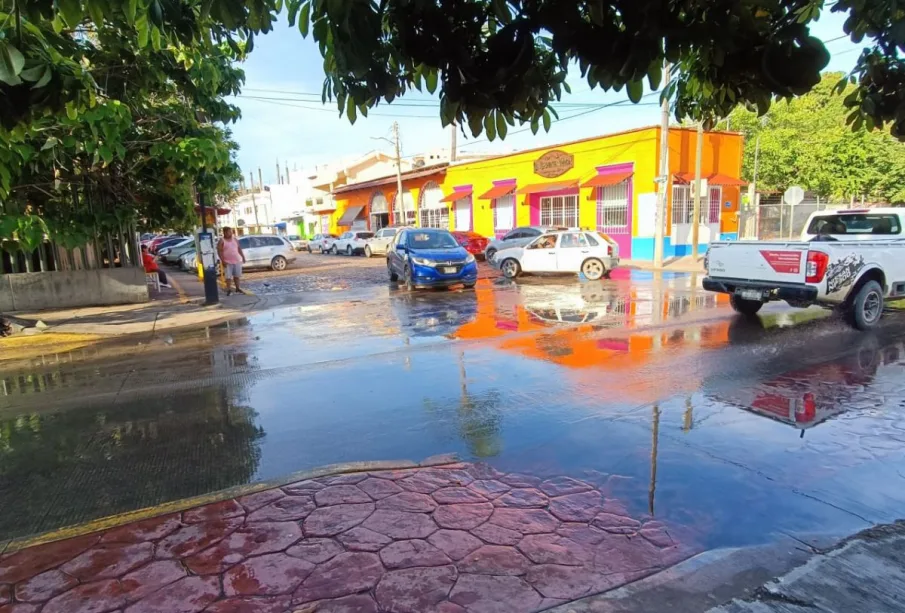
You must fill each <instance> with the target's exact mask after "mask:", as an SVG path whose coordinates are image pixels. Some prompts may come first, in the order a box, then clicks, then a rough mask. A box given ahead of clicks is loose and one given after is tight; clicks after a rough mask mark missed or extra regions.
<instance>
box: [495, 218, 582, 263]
mask: <svg viewBox="0 0 905 613" xmlns="http://www.w3.org/2000/svg"><path fill="white" fill-rule="evenodd" d="M565 229H566V228H555V227H551V226H550V227H548V226H522V227H520V228H516V229H514V230H510V231H509V233H508V234H506V235H505V236H503V238H498V239H494V240H491V241H490V242H488V243H487V248H486V249H485V250H484V256H485V257H486V258H487V261H488V262H489V261H490V260H492V259H493V254H495V253H496V252H497V251H499V250H500V249H508V248H509V247H524V246H525V245H527V244H528V243H530V242H531V241H533V240H534V239H535V238H537V237H538V236H540V235H541V234H544V233H545V232H552V231H553V230H565Z"/></svg>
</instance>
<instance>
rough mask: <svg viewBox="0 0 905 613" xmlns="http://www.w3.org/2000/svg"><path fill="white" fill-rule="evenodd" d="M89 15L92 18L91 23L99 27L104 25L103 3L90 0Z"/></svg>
mask: <svg viewBox="0 0 905 613" xmlns="http://www.w3.org/2000/svg"><path fill="white" fill-rule="evenodd" d="M86 4H87V5H88V15H90V16H91V21H93V22H94V23H95V24H96V25H97V26H98V27H100V26H102V25H103V24H104V9H103V7H102V6H101V3H100V2H98V0H88V1H87V3H86Z"/></svg>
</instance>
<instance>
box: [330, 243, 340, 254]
mask: <svg viewBox="0 0 905 613" xmlns="http://www.w3.org/2000/svg"><path fill="white" fill-rule="evenodd" d="M329 253H330V255H339V251H337V249H336V245H331V246H330V251H329Z"/></svg>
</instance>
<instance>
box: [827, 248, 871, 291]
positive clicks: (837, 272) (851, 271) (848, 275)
mask: <svg viewBox="0 0 905 613" xmlns="http://www.w3.org/2000/svg"><path fill="white" fill-rule="evenodd" d="M862 268H864V256H861V255H858V254H854V253H853V254H851V255H847V256H845V257H844V258H840V259H838V260H836V261H835V262H832V263H831V264H830V265H829V267H828V268H827V270H826V293H827V294H835V293H836V292H838V291H839V290H841V289H844V288H846V287H848V286H849V285H851V284H852V283H853V282H854V281H855V279H856V278H857V277H858V273H859V272H860V271H861V269H862Z"/></svg>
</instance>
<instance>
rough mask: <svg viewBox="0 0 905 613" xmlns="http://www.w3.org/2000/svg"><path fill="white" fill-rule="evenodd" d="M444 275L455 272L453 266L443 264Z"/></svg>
mask: <svg viewBox="0 0 905 613" xmlns="http://www.w3.org/2000/svg"><path fill="white" fill-rule="evenodd" d="M441 270H442V271H443V274H444V275H451V274H455V272H456V268H455V266H444V267H443V268H442V269H441Z"/></svg>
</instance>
